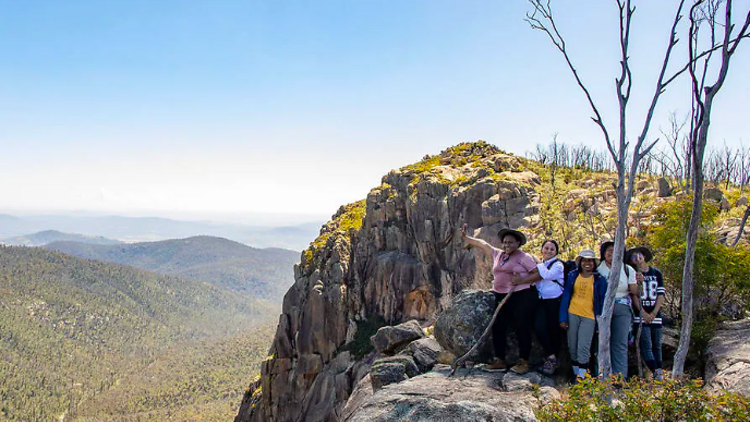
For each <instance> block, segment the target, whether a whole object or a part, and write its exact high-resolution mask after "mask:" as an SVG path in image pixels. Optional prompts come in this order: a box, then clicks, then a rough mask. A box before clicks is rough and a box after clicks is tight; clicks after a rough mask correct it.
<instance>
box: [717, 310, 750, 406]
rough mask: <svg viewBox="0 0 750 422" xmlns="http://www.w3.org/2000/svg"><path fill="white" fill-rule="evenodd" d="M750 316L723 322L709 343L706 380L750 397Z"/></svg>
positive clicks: (718, 387)
mask: <svg viewBox="0 0 750 422" xmlns="http://www.w3.org/2000/svg"><path fill="white" fill-rule="evenodd" d="M748 339H750V319H743V320H740V321H735V322H729V323H725V324H723V325H722V327H721V329H720V330H718V331H717V332H716V336H715V337H714V338H713V339H712V340H711V342H710V343H709V345H708V361H707V362H706V383H707V385H708V386H709V387H710V388H712V389H725V390H729V391H732V392H735V393H738V394H742V395H743V396H750V342H748Z"/></svg>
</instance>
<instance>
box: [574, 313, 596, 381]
mask: <svg viewBox="0 0 750 422" xmlns="http://www.w3.org/2000/svg"><path fill="white" fill-rule="evenodd" d="M595 327H596V321H594V320H593V319H591V318H584V317H582V316H578V315H575V314H571V313H568V349H570V359H571V360H572V361H573V365H576V366H580V367H583V368H587V367H588V363H589V359H591V340H593V339H594V328H595Z"/></svg>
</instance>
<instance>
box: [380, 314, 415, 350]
mask: <svg viewBox="0 0 750 422" xmlns="http://www.w3.org/2000/svg"><path fill="white" fill-rule="evenodd" d="M423 337H424V332H422V327H421V326H420V325H419V323H418V322H417V321H415V320H410V321H407V322H405V323H403V324H399V325H397V326H395V327H391V326H386V327H381V328H379V329H378V332H377V333H375V335H374V336H372V337H371V338H370V341H371V342H372V345H373V346H374V347H375V350H377V351H378V352H380V353H384V354H390V353H392V352H394V351H395V350H396V349H398V348H399V347H400V346H403V345H406V344H409V343H411V342H412V341H414V340H417V339H420V338H423Z"/></svg>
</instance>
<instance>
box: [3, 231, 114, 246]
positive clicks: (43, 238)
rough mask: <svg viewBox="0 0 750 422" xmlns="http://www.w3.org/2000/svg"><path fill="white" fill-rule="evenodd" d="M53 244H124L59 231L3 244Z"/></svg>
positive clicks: (33, 235)
mask: <svg viewBox="0 0 750 422" xmlns="http://www.w3.org/2000/svg"><path fill="white" fill-rule="evenodd" d="M52 242H82V243H90V244H93V245H117V244H120V243H122V242H120V241H119V240H114V239H107V238H106V237H101V236H85V235H82V234H73V233H63V232H60V231H57V230H45V231H41V232H38V233H34V234H29V235H26V236H16V237H10V238H7V239H2V243H5V244H6V245H12V246H44V245H46V244H48V243H52Z"/></svg>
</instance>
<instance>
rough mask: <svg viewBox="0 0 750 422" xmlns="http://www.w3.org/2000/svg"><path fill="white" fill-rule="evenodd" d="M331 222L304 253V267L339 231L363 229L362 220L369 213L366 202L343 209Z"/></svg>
mask: <svg viewBox="0 0 750 422" xmlns="http://www.w3.org/2000/svg"><path fill="white" fill-rule="evenodd" d="M342 208H343V209H342V210H340V211H339V212H338V213H337V214H336V215H335V216H334V218H333V219H331V221H329V222H327V223H326V224H325V226H323V229H322V230H321V234H320V235H319V236H318V237H317V238H316V239H315V240H313V241H312V243H310V247H309V248H307V249H305V251H304V252H303V257H304V265H305V266H307V265H309V264H311V263H312V261H313V259H314V257H315V252H316V251H320V250H322V249H323V248H324V247H325V245H326V243H327V242H328V239H329V238H330V237H331V236H332V235H333V234H334V233H335V232H337V231H344V232H348V231H350V230H359V229H360V228H361V227H362V220H363V219H364V217H365V213H366V211H367V204H366V200H365V199H362V200H360V201H357V202H353V203H351V204H348V205H345V206H343V207H342Z"/></svg>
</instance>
